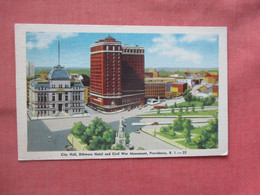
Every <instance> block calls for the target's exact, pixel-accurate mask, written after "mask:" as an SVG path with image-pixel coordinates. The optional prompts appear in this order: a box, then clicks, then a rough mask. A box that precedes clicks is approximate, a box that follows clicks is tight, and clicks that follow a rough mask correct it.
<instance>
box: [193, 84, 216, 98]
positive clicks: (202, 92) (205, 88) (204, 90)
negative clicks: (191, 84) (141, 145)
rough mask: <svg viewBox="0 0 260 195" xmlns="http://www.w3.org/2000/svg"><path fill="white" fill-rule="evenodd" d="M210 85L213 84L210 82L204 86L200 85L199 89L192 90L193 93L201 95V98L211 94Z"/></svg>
mask: <svg viewBox="0 0 260 195" xmlns="http://www.w3.org/2000/svg"><path fill="white" fill-rule="evenodd" d="M212 86H213V85H212V84H205V85H204V86H201V87H200V88H199V89H197V90H196V91H195V92H193V95H194V96H197V97H203V98H205V97H208V96H211V95H213V93H212V89H213V88H212Z"/></svg>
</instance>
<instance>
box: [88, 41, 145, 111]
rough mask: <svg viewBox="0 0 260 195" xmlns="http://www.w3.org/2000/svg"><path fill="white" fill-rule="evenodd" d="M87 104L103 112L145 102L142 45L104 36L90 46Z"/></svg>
mask: <svg viewBox="0 0 260 195" xmlns="http://www.w3.org/2000/svg"><path fill="white" fill-rule="evenodd" d="M90 51H91V53H90V55H91V56H90V69H91V70H90V72H91V73H90V104H91V105H92V106H94V107H97V108H98V109H100V110H104V111H107V112H111V111H116V110H120V109H122V108H129V107H134V106H137V105H140V104H144V102H145V97H144V95H145V91H144V47H140V46H130V45H122V44H121V42H120V41H116V40H115V39H114V38H113V37H111V36H108V37H107V38H105V39H102V40H99V41H97V42H95V43H94V44H92V45H91V48H90Z"/></svg>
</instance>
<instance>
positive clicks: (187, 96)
mask: <svg viewBox="0 0 260 195" xmlns="http://www.w3.org/2000/svg"><path fill="white" fill-rule="evenodd" d="M190 92H191V89H186V90H185V91H184V93H183V97H184V100H185V101H186V102H191V101H192V95H191V93H190Z"/></svg>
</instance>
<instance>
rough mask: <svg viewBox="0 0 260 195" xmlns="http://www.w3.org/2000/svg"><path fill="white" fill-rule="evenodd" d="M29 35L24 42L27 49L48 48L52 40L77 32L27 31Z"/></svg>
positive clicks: (72, 35)
mask: <svg viewBox="0 0 260 195" xmlns="http://www.w3.org/2000/svg"><path fill="white" fill-rule="evenodd" d="M29 35H30V37H29V40H28V41H27V43H26V47H27V48H28V49H33V48H37V49H45V48H48V47H49V45H50V44H51V43H53V41H56V40H57V39H67V38H69V37H75V36H77V35H78V34H77V33H73V32H68V33H67V32H66V33H49V32H48V33H47V32H37V33H29Z"/></svg>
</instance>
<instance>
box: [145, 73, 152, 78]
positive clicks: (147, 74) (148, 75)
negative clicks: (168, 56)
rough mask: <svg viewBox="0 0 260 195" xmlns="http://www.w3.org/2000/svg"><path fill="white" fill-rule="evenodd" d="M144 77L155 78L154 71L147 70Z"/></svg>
mask: <svg viewBox="0 0 260 195" xmlns="http://www.w3.org/2000/svg"><path fill="white" fill-rule="evenodd" d="M144 78H153V73H152V72H145V73H144Z"/></svg>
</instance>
